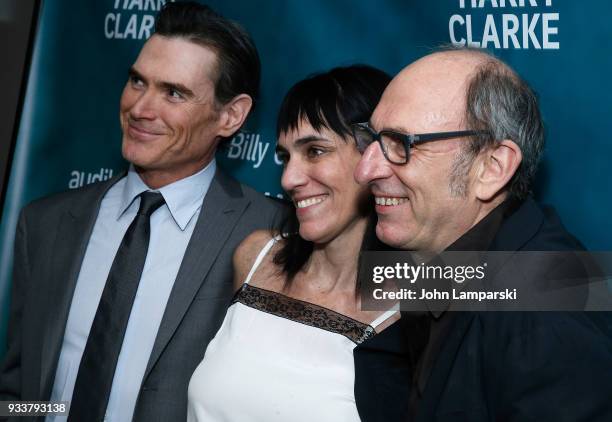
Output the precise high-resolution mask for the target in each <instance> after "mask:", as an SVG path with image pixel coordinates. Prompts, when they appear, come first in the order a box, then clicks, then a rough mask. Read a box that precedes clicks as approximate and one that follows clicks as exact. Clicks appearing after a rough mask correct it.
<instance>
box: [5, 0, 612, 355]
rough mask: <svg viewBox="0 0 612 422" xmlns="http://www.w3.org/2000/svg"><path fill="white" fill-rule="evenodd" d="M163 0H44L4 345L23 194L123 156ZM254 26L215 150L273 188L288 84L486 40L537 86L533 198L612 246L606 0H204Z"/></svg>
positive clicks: (70, 184)
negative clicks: (256, 85) (140, 68)
mask: <svg viewBox="0 0 612 422" xmlns="http://www.w3.org/2000/svg"><path fill="white" fill-rule="evenodd" d="M164 3H165V2H164V1H162V0H90V1H79V2H73V1H68V0H45V1H43V2H42V6H41V10H40V17H39V27H38V31H37V36H36V40H35V48H34V52H33V58H32V66H31V72H30V75H29V79H28V86H27V93H26V99H25V103H24V109H23V114H22V119H21V122H20V127H19V133H18V139H17V145H16V148H15V152H14V157H13V165H12V168H11V174H10V180H9V186H8V191H7V196H6V200H5V203H4V209H3V213H2V222H1V225H0V242H1V244H0V248H1V256H0V309H2V313H1V315H0V353H2V352H1V351H2V350H4V338H5V332H4V330H5V326H6V317H7V314H8V296H9V291H10V271H11V260H12V242H13V236H14V230H15V224H16V220H17V217H18V213H19V210H20V208H21V207H22V206H23V205H24V204H26V203H28V202H29V201H31V200H33V199H35V198H39V197H41V196H44V195H47V194H49V193H52V192H58V191H61V190H65V189H75V188H78V187H79V186H83V185H84V184H87V183H93V182H97V181H101V180H105V179H107V178H109V177H112V176H113V175H115V174H117V173H118V172H121V171H122V170H124V169H125V168H126V167H127V166H126V163H125V162H124V161H123V160H122V159H121V154H120V144H121V133H120V127H119V119H118V106H119V97H120V95H121V91H122V88H123V85H124V84H125V82H126V79H127V71H128V69H129V67H130V65H131V64H132V63H133V62H134V60H135V58H136V56H137V54H138V51H139V49H140V48H141V46H142V44H143V43H144V42H145V40H146V39H147V37H149V36H150V35H151V32H152V29H153V25H154V16H155V14H156V13H157V11H158V10H159V9H160V8H161V7H162V5H163V4H164ZM206 3H207V4H209V5H210V6H211V7H212V8H213V9H215V10H217V11H218V12H220V13H221V14H223V15H225V16H226V17H229V18H232V19H234V20H237V21H238V22H240V23H241V24H242V25H243V26H244V27H246V29H247V30H248V31H249V32H250V33H251V35H252V36H253V38H254V39H255V42H256V44H257V47H258V49H259V52H260V55H261V60H262V72H263V73H262V87H261V93H262V94H261V98H260V100H259V102H258V103H257V106H256V109H255V110H254V112H253V113H252V114H251V116H250V117H249V120H248V122H247V124H246V127H245V128H244V130H243V132H241V133H239V134H238V135H237V136H236V137H235V138H234V139H233V140H232V141H231V142H230V143H229V144H228V145H227V148H225V149H223V150H221V151H219V153H218V157H217V158H218V162H219V165H221V166H222V167H223V168H225V169H226V170H228V171H229V172H230V173H231V174H233V175H234V176H235V177H236V178H238V179H239V180H241V181H242V182H244V183H246V184H249V185H251V186H253V187H254V188H255V189H257V190H259V191H261V192H264V193H266V194H268V195H272V196H281V195H282V190H281V188H280V185H279V178H280V171H281V167H280V162H279V161H277V159H276V157H275V155H274V147H275V129H274V128H275V119H276V112H277V109H278V107H279V105H280V102H281V100H282V98H283V95H284V94H285V92H286V91H287V90H288V88H289V87H290V86H291V85H292V84H293V83H295V82H296V81H298V80H299V79H302V78H304V77H305V76H307V75H309V74H312V73H314V72H318V71H323V70H327V69H329V68H331V67H334V66H338V65H347V64H352V63H366V64H370V65H374V66H377V67H380V68H382V69H384V70H386V71H387V72H389V73H392V74H395V73H397V72H398V71H399V70H401V69H402V68H403V67H404V66H406V65H407V64H409V63H410V62H411V61H413V60H415V59H417V58H418V57H420V56H422V55H425V54H427V53H428V52H430V51H431V49H433V48H435V47H436V46H438V45H440V44H448V43H454V44H458V45H470V46H474V47H480V48H486V49H488V50H490V51H492V52H494V53H495V54H496V55H497V56H498V57H500V58H502V59H503V60H505V61H507V62H508V63H510V65H511V66H513V67H514V68H515V69H516V70H517V71H518V72H519V73H520V74H521V75H522V76H523V77H524V78H525V79H526V80H527V81H528V82H529V83H530V84H531V85H532V86H533V87H534V89H535V90H536V91H537V93H538V94H539V96H540V100H541V106H542V110H543V114H544V118H545V122H546V128H547V146H546V153H545V159H544V162H543V165H542V168H541V170H540V173H539V176H538V185H537V189H536V196H537V198H538V199H539V200H540V201H542V202H546V203H550V204H552V205H554V206H555V207H556V208H557V210H558V211H559V213H560V214H561V217H562V219H563V221H564V222H565V224H566V225H567V226H568V228H569V229H570V231H572V232H573V233H575V234H576V235H577V236H578V237H579V238H580V239H582V241H583V242H584V243H585V244H586V245H587V246H588V247H589V248H590V249H595V250H610V249H612V219H611V218H610V211H611V210H612V205H611V204H612V189H610V171H609V166H608V164H609V163H610V161H611V157H612V144H611V142H610V139H611V137H612V116H611V106H610V100H609V97H610V92H612V82H611V80H610V75H612V54H610V51H612V49H611V47H612V46H611V44H612V25H610V24H609V16H610V13H611V12H612V4H611V3H610V2H609V1H607V0H590V1H586V2H582V1H581V2H577V1H570V0H545V1H543V0H537V1H536V0H505V1H504V0H488V1H484V0H482V1H481V0H440V1H425V0H385V1H371V0H309V1H303V0H261V1H250V0H211V1H208V2H206Z"/></svg>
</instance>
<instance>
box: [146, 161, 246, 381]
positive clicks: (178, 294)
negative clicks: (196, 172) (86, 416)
mask: <svg viewBox="0 0 612 422" xmlns="http://www.w3.org/2000/svg"><path fill="white" fill-rule="evenodd" d="M249 202H250V201H249V200H248V199H246V198H244V196H243V195H242V188H241V187H240V184H239V183H238V182H236V181H235V180H233V179H230V178H229V177H227V176H225V175H224V174H223V173H222V172H221V171H220V170H217V173H216V174H215V177H214V179H213V181H212V183H211V185H210V188H209V190H208V192H207V194H206V197H205V198H204V202H203V205H202V209H201V211H200V215H199V217H198V221H197V224H196V226H195V228H194V230H193V234H192V235H191V239H190V240H189V244H188V246H187V249H186V251H185V256H184V257H183V262H182V263H181V266H180V269H179V272H178V274H177V276H176V280H175V282H174V286H173V287H172V292H171V293H170V297H169V299H168V304H167V305H166V310H165V311H164V316H163V319H162V322H161V325H160V327H159V331H158V333H157V337H156V339H155V344H154V345H153V350H152V352H151V357H150V358H149V362H148V365H147V370H146V372H145V375H144V377H143V380H144V379H146V377H147V376H148V375H149V373H150V371H151V369H152V368H153V366H154V365H155V363H156V362H157V360H158V359H159V357H160V355H161V353H162V351H163V350H164V348H165V347H166V345H167V344H168V342H169V341H170V338H171V337H172V335H173V334H174V332H175V331H176V329H177V327H178V326H179V324H180V322H181V320H182V319H183V316H184V315H185V312H187V309H188V308H189V306H190V305H191V302H192V301H193V298H194V297H195V295H196V293H197V292H198V290H199V289H200V287H201V286H202V284H203V283H204V281H205V280H206V277H207V275H208V272H209V271H210V269H211V267H212V266H213V265H214V263H215V261H216V259H217V256H218V254H219V252H220V251H221V249H222V248H223V246H224V245H225V242H226V241H227V238H228V237H229V235H230V233H231V232H232V230H233V229H234V227H235V226H236V224H237V223H238V220H239V219H240V217H241V215H242V214H243V212H244V210H245V209H246V207H247V205H248V204H249Z"/></svg>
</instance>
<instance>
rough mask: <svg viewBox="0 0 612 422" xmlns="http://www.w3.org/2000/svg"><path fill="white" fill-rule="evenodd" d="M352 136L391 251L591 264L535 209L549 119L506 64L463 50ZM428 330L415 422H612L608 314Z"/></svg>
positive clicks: (465, 318) (400, 83) (461, 319)
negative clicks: (579, 259) (563, 256)
mask: <svg viewBox="0 0 612 422" xmlns="http://www.w3.org/2000/svg"><path fill="white" fill-rule="evenodd" d="M353 131H354V135H355V139H356V142H357V146H358V148H359V149H360V150H361V151H363V157H362V159H361V161H360V163H359V165H358V166H357V168H356V170H355V178H356V179H357V181H358V182H360V183H362V184H364V185H368V186H369V187H370V188H371V191H372V193H373V195H374V197H375V201H376V212H377V214H378V223H377V226H376V233H377V236H378V237H379V238H380V239H381V240H382V241H383V242H385V243H387V244H389V245H391V246H393V247H395V248H398V249H402V250H409V251H417V252H428V253H440V252H443V251H466V250H467V251H577V250H583V246H582V245H581V244H580V242H579V241H578V240H576V239H575V238H574V237H573V236H572V235H570V234H569V233H568V232H567V231H566V230H565V229H564V227H563V226H562V225H561V222H560V221H559V219H558V217H557V216H556V214H555V213H554V211H552V210H551V209H549V208H543V207H541V206H539V205H538V204H536V203H535V202H534V200H533V199H532V198H531V197H530V190H531V184H532V181H533V178H534V175H535V172H536V169H537V165H538V162H539V160H540V156H541V154H542V150H543V146H544V130H543V124H542V119H541V116H540V111H539V106H538V103H537V100H536V97H535V95H534V93H533V92H532V90H531V89H530V88H529V86H528V85H527V84H526V83H525V82H524V81H523V80H522V79H521V78H520V77H519V76H518V75H517V74H516V73H515V72H514V71H513V70H512V69H510V68H509V67H508V66H507V65H506V64H504V63H502V62H501V61H499V60H497V59H496V58H494V57H491V56H490V55H488V54H486V53H484V52H480V51H474V50H466V49H458V50H449V51H442V52H437V53H434V54H431V55H428V56H426V57H424V58H422V59H420V60H418V61H416V62H415V63H413V64H411V65H410V66H408V67H407V68H405V69H404V70H403V71H402V72H400V73H399V74H398V75H397V76H396V77H395V78H394V79H393V81H392V82H391V84H390V85H389V86H388V87H387V89H386V91H385V93H384V95H383V97H382V99H381V101H380V103H379V104H378V106H377V108H376V110H375V111H374V113H373V115H372V117H371V119H370V121H369V122H367V123H362V124H358V125H354V127H353ZM551 265H553V264H552V261H551V262H548V263H547V262H544V263H543V265H541V266H539V267H538V269H537V274H540V275H541V274H545V273H546V272H547V271H548V270H551V268H550V266H551ZM520 270H521V269H517V272H520ZM537 274H527V275H526V276H525V277H527V278H529V277H534V278H537V277H538V275H537ZM426 316H427V320H428V321H427V322H428V324H429V328H428V329H427V330H426V335H425V341H423V344H424V348H423V350H422V352H421V351H419V352H420V357H419V359H418V363H417V364H416V368H415V369H414V374H413V383H412V387H411V392H410V398H408V397H407V398H406V400H407V401H408V410H409V413H410V415H411V420H417V421H432V420H469V421H493V420H504V421H508V420H512V421H525V420H542V421H544V420H546V421H551V420H567V421H575V420H602V421H604V420H612V402H611V401H610V391H612V341H611V336H610V331H611V329H612V324H611V322H610V318H609V314H604V313H595V312H574V313H552V312H481V313H476V312H470V313H468V312H464V313H461V312H445V311H444V310H441V311H439V310H436V311H431V312H429V313H428V314H427V315H426ZM410 319H411V314H403V315H402V320H403V321H410ZM406 326H408V325H406ZM383 336H384V332H383V333H381V335H380V336H379V337H380V338H382V337H383ZM411 336H414V334H413V332H412V331H408V330H406V337H407V343H411V342H413V341H414V342H415V343H418V341H417V339H416V338H415V337H412V338H411ZM379 340H380V339H379ZM372 352H373V350H371V349H370V350H368V344H367V342H366V343H364V344H363V345H362V346H360V347H359V348H357V349H356V351H355V358H356V365H360V364H361V363H362V360H365V359H369V357H368V356H371V355H372ZM374 352H376V350H375V351H374ZM378 352H379V353H383V352H384V350H378ZM389 378H390V377H389ZM398 379H399V378H398ZM387 388H388V389H389V390H390V389H391V388H392V387H390V386H387ZM398 388H399V387H398ZM386 394H388V392H387V393H386ZM364 400H367V399H366V398H363V399H362V400H361V401H364ZM370 400H376V398H371V399H370ZM359 401H360V399H359V398H358V402H359Z"/></svg>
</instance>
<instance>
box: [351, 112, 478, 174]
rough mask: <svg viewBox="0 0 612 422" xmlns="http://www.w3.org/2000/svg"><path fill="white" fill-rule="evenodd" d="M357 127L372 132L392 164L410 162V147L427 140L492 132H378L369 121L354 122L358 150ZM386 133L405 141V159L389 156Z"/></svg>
mask: <svg viewBox="0 0 612 422" xmlns="http://www.w3.org/2000/svg"><path fill="white" fill-rule="evenodd" d="M356 128H362V129H366V130H367V131H368V132H370V134H371V135H372V138H373V139H374V141H377V142H378V145H379V146H380V149H381V151H382V152H383V155H384V156H385V158H386V159H387V161H389V162H390V163H391V164H396V165H404V164H408V161H409V159H410V148H411V147H412V146H413V145H418V144H422V143H425V142H431V141H442V140H445V139H452V138H461V137H464V136H476V135H490V132H489V131H486V130H456V131H452V132H431V133H419V134H411V133H403V132H398V131H395V130H381V131H380V132H376V131H375V130H374V129H372V128H371V127H370V124H369V123H368V122H363V123H353V124H352V125H351V132H352V133H353V137H354V138H355V143H356V144H357V149H358V150H360V148H359V145H358V144H359V143H358V142H357V135H356V134H355V129H356ZM384 134H393V135H395V136H397V137H399V138H400V139H401V140H402V141H403V144H404V151H405V152H406V160H405V161H402V162H395V161H392V160H391V159H390V158H389V156H388V155H387V150H386V148H385V146H384V144H383V142H382V136H383V135H384ZM372 143H373V142H370V143H369V144H368V145H367V146H366V148H367V147H369V146H370V145H372ZM364 151H365V149H364V150H363V151H361V150H360V151H359V152H361V153H363V152H364Z"/></svg>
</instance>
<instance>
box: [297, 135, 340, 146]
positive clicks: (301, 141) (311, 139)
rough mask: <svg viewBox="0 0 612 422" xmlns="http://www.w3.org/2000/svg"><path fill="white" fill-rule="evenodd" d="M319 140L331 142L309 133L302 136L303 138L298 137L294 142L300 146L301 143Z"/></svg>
mask: <svg viewBox="0 0 612 422" xmlns="http://www.w3.org/2000/svg"><path fill="white" fill-rule="evenodd" d="M320 141H323V142H329V143H331V142H332V141H331V140H330V139H327V138H323V137H321V136H315V135H310V136H304V137H303V138H298V139H297V140H296V141H295V142H294V143H295V146H297V147H301V146H303V145H306V144H310V143H312V142H320Z"/></svg>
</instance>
